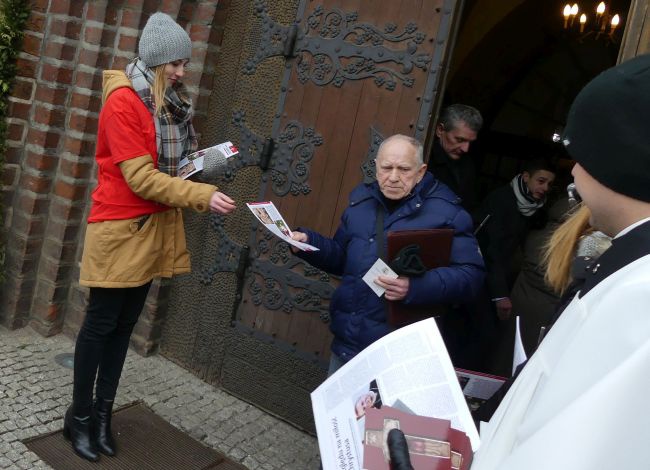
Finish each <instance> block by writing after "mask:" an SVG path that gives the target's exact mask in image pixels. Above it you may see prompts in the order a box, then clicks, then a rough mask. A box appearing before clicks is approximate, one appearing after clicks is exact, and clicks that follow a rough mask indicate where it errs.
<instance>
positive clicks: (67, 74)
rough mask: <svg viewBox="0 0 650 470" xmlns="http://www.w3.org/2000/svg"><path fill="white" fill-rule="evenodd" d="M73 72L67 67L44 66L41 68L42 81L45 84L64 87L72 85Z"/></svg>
mask: <svg viewBox="0 0 650 470" xmlns="http://www.w3.org/2000/svg"><path fill="white" fill-rule="evenodd" d="M72 74H73V70H72V69H69V68H66V67H59V66H56V65H52V64H43V66H42V68H41V80H43V81H44V82H54V83H60V84H62V85H71V84H72Z"/></svg>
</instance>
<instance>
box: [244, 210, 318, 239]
mask: <svg viewBox="0 0 650 470" xmlns="http://www.w3.org/2000/svg"><path fill="white" fill-rule="evenodd" d="M246 206H247V207H248V208H249V209H250V211H251V212H252V213H253V215H254V216H255V218H256V219H257V220H259V221H260V222H261V223H262V224H263V225H264V226H265V227H266V228H267V229H268V230H269V231H270V232H271V233H272V234H273V235H275V236H276V237H278V238H280V239H282V240H284V241H285V242H287V243H289V244H290V245H293V246H295V247H296V248H298V249H300V250H302V251H319V250H318V248H316V247H315V246H312V245H310V244H308V243H302V242H298V241H296V240H294V239H293V238H291V235H292V232H291V229H290V228H289V224H287V223H286V222H285V220H284V219H283V218H282V215H281V214H280V211H278V209H277V208H276V207H275V204H273V202H271V201H263V202H249V203H247V204H246Z"/></svg>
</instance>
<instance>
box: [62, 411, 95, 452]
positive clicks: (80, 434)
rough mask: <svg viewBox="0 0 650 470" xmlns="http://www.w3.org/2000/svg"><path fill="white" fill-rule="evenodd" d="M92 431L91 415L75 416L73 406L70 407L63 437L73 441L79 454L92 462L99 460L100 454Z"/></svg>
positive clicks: (73, 446)
mask: <svg viewBox="0 0 650 470" xmlns="http://www.w3.org/2000/svg"><path fill="white" fill-rule="evenodd" d="M91 432H92V426H91V418H90V416H75V414H74V411H73V407H72V406H71V407H70V408H68V411H66V413H65V418H64V420H63V437H65V438H66V439H68V440H69V441H71V442H72V448H73V449H74V451H75V452H76V453H77V455H79V456H80V457H83V458H84V459H86V460H90V461H91V462H97V461H98V460H99V454H98V453H97V449H96V447H95V443H94V439H92V436H91Z"/></svg>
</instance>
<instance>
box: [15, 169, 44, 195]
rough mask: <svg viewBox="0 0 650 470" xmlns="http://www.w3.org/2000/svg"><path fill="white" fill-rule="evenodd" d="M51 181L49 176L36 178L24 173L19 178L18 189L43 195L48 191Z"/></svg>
mask: <svg viewBox="0 0 650 470" xmlns="http://www.w3.org/2000/svg"><path fill="white" fill-rule="evenodd" d="M51 183H52V179H51V178H50V177H49V176H36V175H31V174H29V173H24V172H23V174H22V175H21V177H20V187H21V188H24V189H26V190H28V191H33V192H35V193H38V194H45V193H47V192H48V191H49V190H50V184H51Z"/></svg>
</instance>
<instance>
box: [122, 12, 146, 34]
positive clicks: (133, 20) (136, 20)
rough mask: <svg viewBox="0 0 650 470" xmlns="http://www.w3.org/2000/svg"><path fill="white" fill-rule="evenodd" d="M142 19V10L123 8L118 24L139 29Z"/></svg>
mask: <svg viewBox="0 0 650 470" xmlns="http://www.w3.org/2000/svg"><path fill="white" fill-rule="evenodd" d="M141 20H142V12H140V11H136V10H126V9H125V10H123V11H122V21H121V22H120V26H122V27H125V28H133V29H140V21H141Z"/></svg>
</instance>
